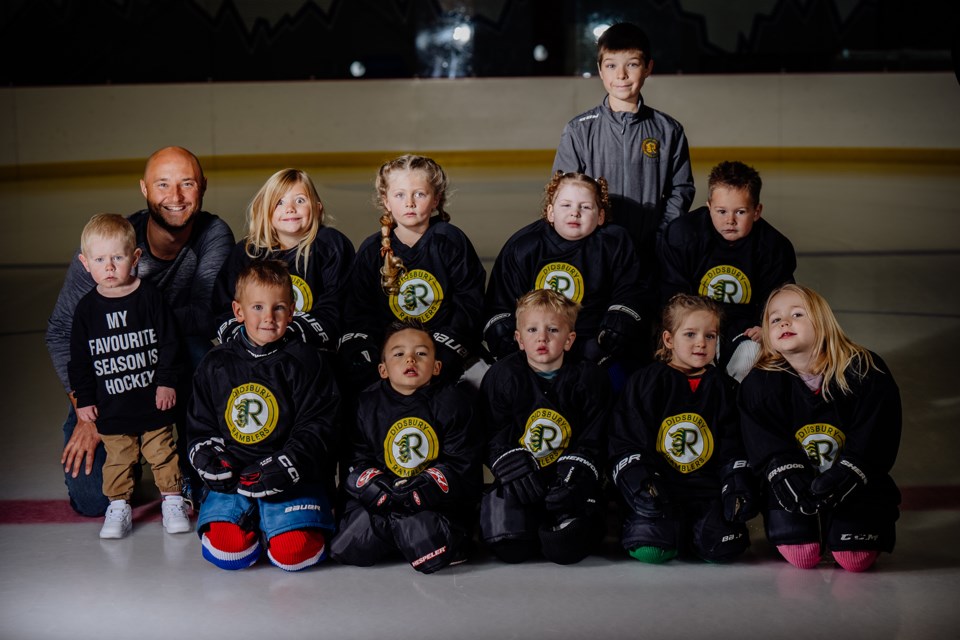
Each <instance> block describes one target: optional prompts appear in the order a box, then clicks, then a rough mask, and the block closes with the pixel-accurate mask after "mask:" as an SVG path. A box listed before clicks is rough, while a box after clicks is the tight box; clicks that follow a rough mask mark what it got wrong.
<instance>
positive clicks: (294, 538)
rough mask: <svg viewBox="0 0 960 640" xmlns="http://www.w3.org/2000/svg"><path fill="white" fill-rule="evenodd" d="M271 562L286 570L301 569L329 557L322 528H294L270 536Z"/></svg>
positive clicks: (268, 550)
mask: <svg viewBox="0 0 960 640" xmlns="http://www.w3.org/2000/svg"><path fill="white" fill-rule="evenodd" d="M267 557H268V558H270V562H272V563H273V564H275V565H276V566H278V567H280V568H281V569H283V570H284V571H300V570H301V569H306V568H307V567H312V566H313V565H315V564H317V563H318V562H320V561H322V560H324V559H325V558H326V557H327V546H326V539H325V538H324V536H323V532H322V531H321V530H320V529H314V528H310V529H294V530H293V531H286V532H284V533H281V534H278V535H275V536H274V537H272V538H270V542H269V546H268V548H267Z"/></svg>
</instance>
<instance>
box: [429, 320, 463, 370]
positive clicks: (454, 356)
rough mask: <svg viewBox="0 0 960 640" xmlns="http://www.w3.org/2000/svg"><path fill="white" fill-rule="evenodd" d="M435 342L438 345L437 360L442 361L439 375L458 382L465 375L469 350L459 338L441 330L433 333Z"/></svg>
mask: <svg viewBox="0 0 960 640" xmlns="http://www.w3.org/2000/svg"><path fill="white" fill-rule="evenodd" d="M433 343H434V345H436V355H437V360H439V361H440V373H439V374H438V377H439V378H440V379H441V380H444V381H451V382H456V381H457V380H459V379H460V376H461V375H463V363H464V360H466V358H467V350H466V349H465V348H464V347H462V346H460V342H459V341H458V340H456V339H454V338H451V337H450V336H448V335H447V334H445V333H442V332H440V331H435V332H434V333H433Z"/></svg>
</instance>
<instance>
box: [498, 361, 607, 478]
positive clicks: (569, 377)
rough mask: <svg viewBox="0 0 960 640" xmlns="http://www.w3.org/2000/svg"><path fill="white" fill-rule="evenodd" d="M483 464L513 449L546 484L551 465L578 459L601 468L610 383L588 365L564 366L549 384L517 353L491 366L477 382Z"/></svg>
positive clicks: (592, 366)
mask: <svg viewBox="0 0 960 640" xmlns="http://www.w3.org/2000/svg"><path fill="white" fill-rule="evenodd" d="M480 399H481V402H482V409H481V415H482V420H483V427H484V430H485V433H486V454H485V456H486V464H487V466H488V467H490V468H492V467H493V463H494V462H495V461H496V460H497V459H498V458H500V456H502V455H503V454H504V453H506V452H507V451H510V450H512V449H516V448H517V447H523V448H525V449H527V450H528V451H530V453H532V454H533V456H534V458H536V460H537V462H538V463H539V464H540V468H541V471H542V472H543V473H544V474H545V481H546V483H549V481H550V479H551V478H552V477H553V474H554V469H555V467H554V466H553V463H554V462H556V460H557V459H558V458H560V456H564V455H576V456H579V457H582V458H585V459H586V460H589V461H590V463H592V464H593V465H594V467H595V468H596V470H597V472H598V473H600V470H601V469H603V463H604V457H605V456H604V454H605V442H606V440H605V439H606V431H607V422H608V420H609V417H610V403H611V392H610V382H609V379H608V378H607V375H606V373H604V371H603V370H602V369H600V367H598V366H597V365H595V364H594V363H592V362H589V361H583V360H581V361H579V362H576V363H572V362H566V361H565V362H564V364H563V366H561V367H560V369H558V370H557V373H556V377H554V378H553V379H552V380H547V379H545V378H544V377H542V376H540V375H538V374H537V372H536V371H534V370H533V369H532V368H531V367H530V365H529V364H527V357H526V354H525V353H523V352H519V351H518V352H517V353H514V354H511V355H509V356H507V357H505V358H502V359H501V360H498V361H497V362H496V363H495V364H494V365H493V366H491V367H490V368H489V369H488V370H487V372H486V374H484V376H483V381H482V382H481V384H480Z"/></svg>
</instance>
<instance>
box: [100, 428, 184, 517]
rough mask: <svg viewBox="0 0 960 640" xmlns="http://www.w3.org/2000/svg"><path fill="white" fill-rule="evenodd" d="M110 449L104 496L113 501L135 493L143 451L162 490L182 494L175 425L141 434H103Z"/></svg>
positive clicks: (104, 479)
mask: <svg viewBox="0 0 960 640" xmlns="http://www.w3.org/2000/svg"><path fill="white" fill-rule="evenodd" d="M100 437H101V439H102V440H103V447H104V449H106V451H107V460H106V462H104V463H103V495H105V496H107V498H109V499H110V500H128V501H129V500H130V496H132V495H133V468H134V466H136V465H137V464H139V463H140V454H141V453H142V454H143V457H144V458H146V459H147V462H149V463H150V469H151V470H153V479H154V482H156V484H157V488H158V489H159V490H160V493H180V485H181V483H182V481H183V478H182V476H181V475H180V464H179V459H178V457H177V449H176V446H175V445H174V442H173V426H172V425H170V426H166V427H160V428H159V429H155V430H153V431H147V432H146V433H144V434H141V435H120V436H100Z"/></svg>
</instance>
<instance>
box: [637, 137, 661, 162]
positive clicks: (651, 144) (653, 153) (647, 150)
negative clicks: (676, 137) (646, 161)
mask: <svg viewBox="0 0 960 640" xmlns="http://www.w3.org/2000/svg"><path fill="white" fill-rule="evenodd" d="M641 148H642V149H643V155H645V156H647V157H648V158H656V157H658V156H659V155H660V141H659V140H657V139H656V138H644V139H643V143H642V145H641Z"/></svg>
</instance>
